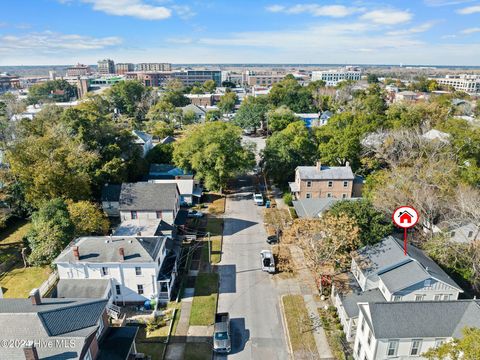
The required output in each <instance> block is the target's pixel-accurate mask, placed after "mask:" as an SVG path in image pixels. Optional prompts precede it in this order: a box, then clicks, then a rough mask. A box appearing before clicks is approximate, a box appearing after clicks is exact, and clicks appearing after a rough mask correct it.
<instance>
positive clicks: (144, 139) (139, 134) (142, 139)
mask: <svg viewBox="0 0 480 360" xmlns="http://www.w3.org/2000/svg"><path fill="white" fill-rule="evenodd" d="M132 133H133V135H135V136H136V137H137V138H138V141H137V143H141V142H142V143H146V142H148V141H150V140H152V136H151V135H149V134H147V133H146V132H143V131H140V130H133V131H132Z"/></svg>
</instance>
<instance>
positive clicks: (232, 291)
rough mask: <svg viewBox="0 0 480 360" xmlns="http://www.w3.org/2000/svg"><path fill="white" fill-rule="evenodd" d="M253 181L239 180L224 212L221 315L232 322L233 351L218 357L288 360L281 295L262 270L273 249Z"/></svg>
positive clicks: (217, 357) (244, 178) (220, 271)
mask: <svg viewBox="0 0 480 360" xmlns="http://www.w3.org/2000/svg"><path fill="white" fill-rule="evenodd" d="M251 185H252V177H248V176H246V177H242V178H239V179H238V181H237V187H238V190H237V192H236V193H235V194H232V195H229V197H228V199H227V206H226V211H225V215H224V218H225V227H224V239H223V255H222V261H221V263H220V264H219V266H218V271H219V274H220V294H219V300H218V301H219V302H218V311H219V312H224V311H228V312H229V313H230V319H231V330H232V342H233V347H232V352H231V354H229V355H228V356H225V355H216V356H215V358H216V359H225V358H227V357H228V359H245V360H250V359H269V360H270V359H282V360H283V359H288V358H289V356H288V351H287V344H286V340H285V332H284V327H283V324H282V318H281V311H280V307H279V300H280V296H279V292H278V290H277V289H276V288H275V284H274V282H273V280H272V278H271V275H269V274H268V273H266V272H263V271H262V270H261V263H260V251H261V250H263V249H268V248H270V245H268V244H267V243H266V241H265V240H266V232H265V229H264V226H263V214H262V212H263V207H258V206H256V205H255V203H254V202H253V198H252V191H253V190H254V189H253V188H252V186H251Z"/></svg>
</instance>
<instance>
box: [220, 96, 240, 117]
mask: <svg viewBox="0 0 480 360" xmlns="http://www.w3.org/2000/svg"><path fill="white" fill-rule="evenodd" d="M237 99H238V98H237V94H235V93H234V92H232V91H230V92H227V93H225V95H223V96H222V97H221V98H220V101H219V102H218V104H217V105H218V108H219V109H220V111H221V112H222V113H224V114H227V113H231V112H233V110H234V109H235V104H236V103H237Z"/></svg>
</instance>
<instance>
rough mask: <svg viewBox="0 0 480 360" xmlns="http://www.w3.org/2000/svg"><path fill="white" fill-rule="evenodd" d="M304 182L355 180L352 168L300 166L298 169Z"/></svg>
mask: <svg viewBox="0 0 480 360" xmlns="http://www.w3.org/2000/svg"><path fill="white" fill-rule="evenodd" d="M297 170H298V173H299V176H300V179H302V180H353V179H354V178H355V175H353V172H352V168H351V167H350V166H348V165H347V166H321V167H320V169H319V168H318V167H317V166H299V167H297Z"/></svg>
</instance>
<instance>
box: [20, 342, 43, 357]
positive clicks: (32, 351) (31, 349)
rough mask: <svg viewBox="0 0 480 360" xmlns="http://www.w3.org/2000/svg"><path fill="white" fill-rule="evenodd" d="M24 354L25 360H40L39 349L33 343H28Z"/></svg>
mask: <svg viewBox="0 0 480 360" xmlns="http://www.w3.org/2000/svg"><path fill="white" fill-rule="evenodd" d="M23 354H24V355H25V360H38V359H39V358H38V352H37V348H36V347H35V345H34V344H33V342H31V343H28V344H27V345H25V346H24V348H23Z"/></svg>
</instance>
